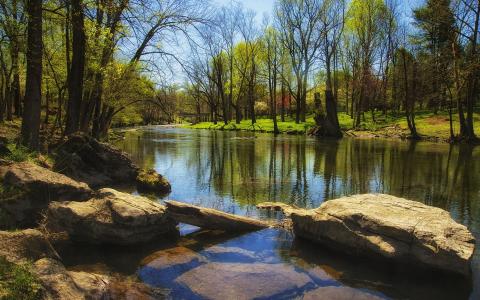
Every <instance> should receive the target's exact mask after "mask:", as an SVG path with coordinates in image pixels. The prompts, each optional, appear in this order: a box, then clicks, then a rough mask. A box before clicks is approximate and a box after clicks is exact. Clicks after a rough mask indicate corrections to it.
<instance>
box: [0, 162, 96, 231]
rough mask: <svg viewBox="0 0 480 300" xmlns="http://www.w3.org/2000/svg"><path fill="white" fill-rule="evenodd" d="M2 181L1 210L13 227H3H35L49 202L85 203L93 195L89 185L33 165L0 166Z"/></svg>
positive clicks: (12, 164)
mask: <svg viewBox="0 0 480 300" xmlns="http://www.w3.org/2000/svg"><path fill="white" fill-rule="evenodd" d="M0 177H1V178H2V185H3V195H1V196H2V198H3V199H2V201H1V202H0V208H1V210H2V211H3V214H4V216H3V218H5V219H8V220H10V222H8V223H10V224H6V222H0V223H3V224H0V226H1V227H9V225H13V224H14V225H15V226H16V227H25V226H32V225H34V224H35V223H36V222H37V221H38V220H39V218H40V213H41V212H42V210H43V209H45V208H46V207H47V206H48V203H49V202H50V201H63V200H69V201H83V200H86V199H88V198H90V197H91V195H92V193H93V191H92V190H91V189H90V187H89V186H88V185H87V184H86V183H83V182H77V181H75V180H73V179H71V178H69V177H67V176H65V175H63V174H60V173H56V172H52V171H50V170H49V169H46V168H43V167H40V166H38V165H36V164H33V163H30V162H20V163H12V162H5V161H4V162H3V163H2V164H0Z"/></svg>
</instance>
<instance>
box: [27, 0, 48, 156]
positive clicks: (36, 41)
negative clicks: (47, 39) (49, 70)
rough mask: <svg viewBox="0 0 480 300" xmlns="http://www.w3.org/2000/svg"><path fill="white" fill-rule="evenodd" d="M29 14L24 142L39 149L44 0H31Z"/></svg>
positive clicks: (28, 5)
mask: <svg viewBox="0 0 480 300" xmlns="http://www.w3.org/2000/svg"><path fill="white" fill-rule="evenodd" d="M27 14H28V41H27V79H26V82H25V87H26V88H25V109H24V112H23V120H22V143H23V144H24V145H26V146H28V147H30V148H31V149H38V146H39V130H40V106H41V99H42V54H43V48H42V47H43V45H42V0H29V1H28V3H27Z"/></svg>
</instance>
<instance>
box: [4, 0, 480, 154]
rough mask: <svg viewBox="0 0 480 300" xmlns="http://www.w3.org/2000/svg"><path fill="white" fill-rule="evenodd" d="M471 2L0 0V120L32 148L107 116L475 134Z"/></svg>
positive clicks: (475, 19)
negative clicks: (266, 5) (443, 128)
mask: <svg viewBox="0 0 480 300" xmlns="http://www.w3.org/2000/svg"><path fill="white" fill-rule="evenodd" d="M479 5H480V4H479V3H478V1H474V0H453V1H452V0H428V1H425V3H422V4H421V5H416V7H415V8H413V9H411V8H410V7H406V5H405V3H403V1H397V0H368V1H360V0H352V1H346V0H302V1H300V0H298V1H295V0H279V1H276V2H275V5H274V9H273V14H272V16H269V15H265V16H263V18H261V17H260V16H256V14H255V12H254V11H251V10H248V9H245V8H244V7H243V6H242V4H241V3H240V2H238V3H237V2H232V3H231V5H229V6H223V7H219V6H218V5H214V4H213V3H210V2H208V1H195V0H156V1H149V0H141V1H129V0H122V1H114V0H97V1H83V0H73V1H41V0H32V1H19V0H1V3H0V38H1V45H0V63H1V73H0V74H1V75H0V121H1V122H12V121H13V122H15V121H14V120H17V122H19V120H20V119H21V142H22V144H24V145H26V146H28V147H31V148H34V149H37V148H38V147H39V146H40V145H41V144H45V143H46V141H48V140H51V139H52V138H53V137H61V136H65V135H69V134H71V133H74V132H77V131H81V132H86V133H89V134H91V135H92V136H93V137H95V138H98V139H105V138H106V137H107V135H108V130H109V128H110V127H112V126H115V127H118V126H128V125H137V124H161V123H181V122H193V123H200V122H211V123H212V124H217V123H219V122H222V123H223V124H224V126H225V128H227V126H229V125H230V126H233V127H234V128H235V124H240V123H241V122H242V121H247V120H248V123H249V126H251V128H253V129H255V124H256V123H257V121H258V119H270V120H271V121H273V132H275V133H278V132H280V130H279V125H278V123H282V122H289V121H290V122H291V123H293V122H294V123H295V124H305V122H307V123H308V121H309V120H310V122H311V123H314V125H315V126H316V130H315V133H316V134H317V135H322V136H331V137H340V136H342V131H343V130H344V129H345V128H342V127H344V126H341V123H342V122H341V121H339V119H340V120H348V122H349V125H348V127H350V128H351V129H354V130H356V129H362V128H365V127H366V126H368V125H366V124H368V123H370V124H372V123H373V124H382V123H386V122H388V120H389V119H392V118H394V119H397V120H398V119H402V120H404V121H405V124H406V125H407V126H408V131H409V136H410V137H411V138H418V137H420V136H421V131H422V128H420V130H419V129H418V128H417V124H416V114H425V113H430V114H432V115H435V116H436V115H438V116H442V120H444V121H445V122H448V138H449V140H450V141H474V140H476V135H475V121H476V120H477V121H478V116H477V114H476V111H477V110H478V77H479V74H478V72H479V54H478V49H477V43H478V31H479V14H480V7H479ZM259 19H261V20H262V21H261V22H259V21H258V20H259ZM342 124H343V123H342Z"/></svg>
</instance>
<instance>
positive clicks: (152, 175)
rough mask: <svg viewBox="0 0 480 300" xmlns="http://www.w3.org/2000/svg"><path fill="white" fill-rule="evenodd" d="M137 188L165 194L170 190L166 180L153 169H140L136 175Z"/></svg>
mask: <svg viewBox="0 0 480 300" xmlns="http://www.w3.org/2000/svg"><path fill="white" fill-rule="evenodd" d="M136 181H137V188H138V190H139V191H147V192H148V191H152V192H157V193H162V194H167V193H170V192H171V191H172V187H171V186H170V183H169V182H168V180H167V179H166V178H165V177H163V176H162V175H160V174H158V173H157V172H156V171H155V170H152V169H150V170H141V171H140V172H139V173H138V176H137V179H136Z"/></svg>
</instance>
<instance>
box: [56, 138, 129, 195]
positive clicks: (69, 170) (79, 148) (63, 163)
mask: <svg viewBox="0 0 480 300" xmlns="http://www.w3.org/2000/svg"><path fill="white" fill-rule="evenodd" d="M57 153H58V154H57V156H58V158H57V160H56V165H55V169H56V170H59V171H60V172H62V173H64V174H66V175H68V176H70V177H72V178H75V179H77V180H81V181H84V182H86V183H88V184H89V185H90V186H106V185H109V184H112V183H115V184H118V183H125V182H134V181H135V178H136V177H137V174H138V167H137V166H136V165H135V164H134V163H133V162H132V160H131V159H130V158H129V157H128V155H127V154H126V153H124V152H122V151H120V150H118V149H115V148H113V147H112V146H110V145H108V144H105V143H100V142H98V141H97V140H95V139H94V138H91V137H89V136H87V135H85V134H75V135H72V136H70V137H69V139H68V140H67V141H65V142H64V143H63V144H62V145H60V146H59V147H58V149H57Z"/></svg>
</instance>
